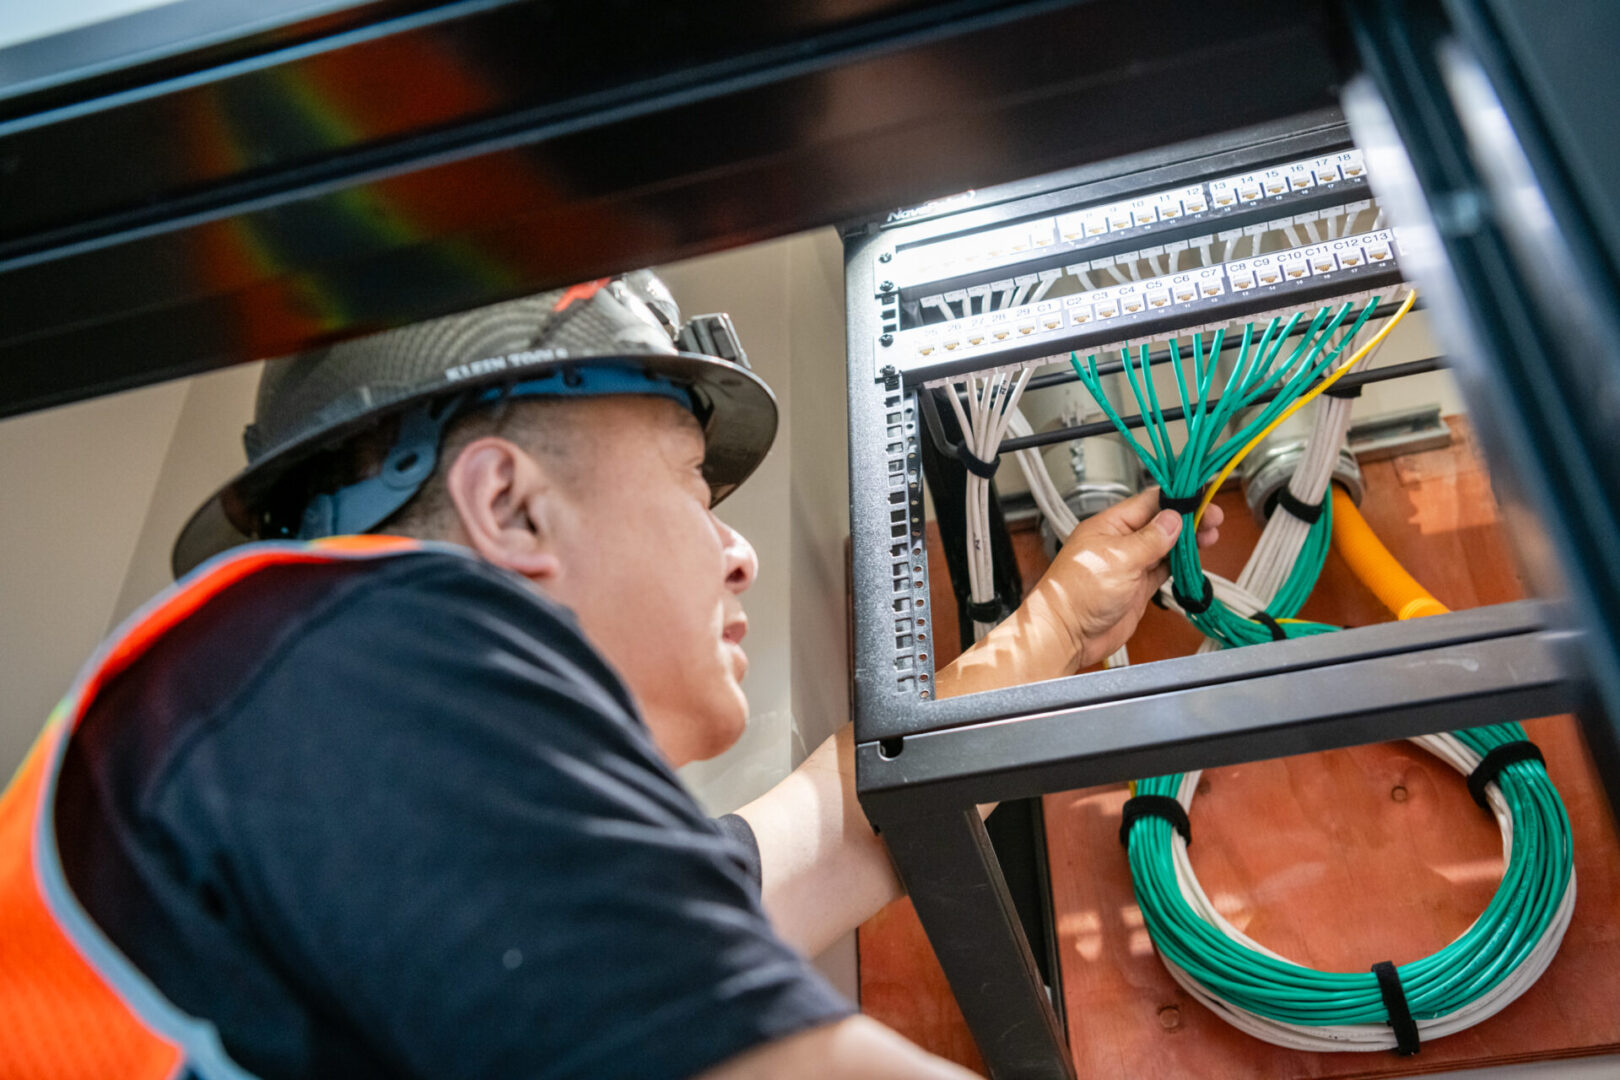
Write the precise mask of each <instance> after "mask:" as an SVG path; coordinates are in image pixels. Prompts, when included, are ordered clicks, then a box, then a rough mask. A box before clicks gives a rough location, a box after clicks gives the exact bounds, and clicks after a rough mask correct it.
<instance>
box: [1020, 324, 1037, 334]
mask: <svg viewBox="0 0 1620 1080" xmlns="http://www.w3.org/2000/svg"><path fill="white" fill-rule="evenodd" d="M1018 332H1019V333H1020V334H1033V333H1034V332H1035V324H1034V323H1025V324H1024V325H1023V326H1020V327H1019V328H1018Z"/></svg>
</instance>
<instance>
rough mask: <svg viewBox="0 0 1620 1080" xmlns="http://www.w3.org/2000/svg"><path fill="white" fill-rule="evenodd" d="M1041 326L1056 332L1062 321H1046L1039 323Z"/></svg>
mask: <svg viewBox="0 0 1620 1080" xmlns="http://www.w3.org/2000/svg"><path fill="white" fill-rule="evenodd" d="M1041 325H1042V326H1044V327H1046V328H1047V329H1048V330H1056V329H1057V328H1058V327H1060V326H1062V325H1063V320H1062V319H1046V320H1044V321H1043V322H1042V323H1041Z"/></svg>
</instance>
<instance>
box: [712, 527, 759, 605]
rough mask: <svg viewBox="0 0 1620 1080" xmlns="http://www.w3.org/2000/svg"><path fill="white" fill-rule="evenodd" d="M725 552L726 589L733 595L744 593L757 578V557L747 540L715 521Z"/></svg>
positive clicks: (735, 531) (752, 546)
mask: <svg viewBox="0 0 1620 1080" xmlns="http://www.w3.org/2000/svg"><path fill="white" fill-rule="evenodd" d="M715 521H716V522H718V524H719V526H720V536H721V539H722V541H723V542H724V543H725V551H726V588H728V589H730V590H731V591H732V592H734V593H742V592H744V591H745V590H746V589H747V588H748V586H750V585H752V584H753V583H754V578H756V577H758V576H759V555H758V553H756V552H755V551H754V545H753V544H750V543H749V542H748V538H747V537H746V536H744V535H743V534H742V533H740V532H738V531H737V530H736V529H733V528H732V527H731V526H730V525H727V524H726V523H725V522H723V521H720V519H719V518H716V519H715Z"/></svg>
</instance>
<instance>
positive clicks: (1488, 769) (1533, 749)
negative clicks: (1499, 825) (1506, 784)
mask: <svg viewBox="0 0 1620 1080" xmlns="http://www.w3.org/2000/svg"><path fill="white" fill-rule="evenodd" d="M1515 761H1539V762H1541V764H1542V767H1543V768H1545V767H1546V765H1547V759H1546V758H1544V757H1542V756H1541V747H1539V746H1537V745H1536V744H1535V743H1533V742H1531V741H1530V740H1528V739H1515V740H1514V741H1513V742H1510V743H1503V744H1502V745H1501V746H1498V747H1496V748H1495V749H1494V750H1492V751H1491V752H1490V753H1488V754H1486V755H1485V756H1484V757H1482V758H1480V760H1479V764H1478V765H1476V766H1474V771H1473V772H1471V773H1469V774H1468V794H1470V795H1472V796H1473V797H1474V801H1475V802H1477V803H1479V805H1481V806H1483V807H1485V808H1486V809H1489V808H1490V803H1489V802H1488V801H1486V798H1485V785H1486V784H1489V783H1490V782H1491V781H1493V780H1495V779H1496V778H1497V777H1498V776H1500V775H1501V773H1502V770H1503V769H1505V768H1507V767H1508V766H1509V765H1512V764H1513V763H1514V762H1515Z"/></svg>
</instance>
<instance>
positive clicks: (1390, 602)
mask: <svg viewBox="0 0 1620 1080" xmlns="http://www.w3.org/2000/svg"><path fill="white" fill-rule="evenodd" d="M1333 546H1334V547H1336V548H1338V549H1339V555H1340V557H1341V558H1343V559H1344V561H1345V564H1346V565H1348V566H1349V567H1350V572H1351V573H1353V574H1355V575H1356V577H1357V578H1359V579H1360V580H1361V582H1362V584H1364V585H1366V586H1367V588H1369V589H1371V590H1372V591H1373V595H1374V596H1376V597H1378V599H1379V601H1380V602H1382V603H1383V605H1384V606H1385V607H1387V608H1389V610H1391V611H1393V612H1394V613H1395V617H1396V618H1397V619H1417V618H1421V617H1422V616H1424V615H1443V614H1445V613H1446V612H1447V611H1449V610H1450V609H1449V608H1447V607H1446V605H1444V604H1442V603H1441V602H1440V601H1438V600H1436V599H1435V598H1434V597H1433V596H1430V595H1429V590H1427V589H1425V588H1424V587H1423V586H1422V585H1419V584H1418V582H1417V579H1416V578H1414V577H1413V576H1412V575H1411V574H1408V573H1407V572H1406V568H1405V567H1403V566H1402V565H1401V564H1400V563H1398V562H1396V561H1395V556H1393V555H1391V554H1390V553H1389V549H1388V548H1387V547H1385V546H1384V542H1383V541H1382V540H1380V539H1378V534H1377V533H1375V532H1373V531H1372V526H1370V525H1368V524H1367V519H1366V518H1364V517H1362V516H1361V511H1360V510H1358V509H1357V508H1356V504H1355V501H1354V500H1353V499H1351V498H1350V496H1349V495H1348V494H1346V493H1345V491H1344V489H1342V488H1340V487H1338V486H1337V485H1335V486H1334V488H1333Z"/></svg>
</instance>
